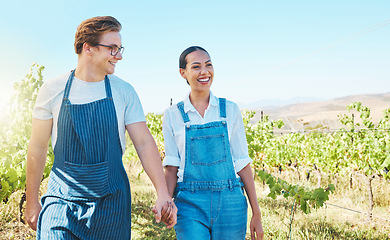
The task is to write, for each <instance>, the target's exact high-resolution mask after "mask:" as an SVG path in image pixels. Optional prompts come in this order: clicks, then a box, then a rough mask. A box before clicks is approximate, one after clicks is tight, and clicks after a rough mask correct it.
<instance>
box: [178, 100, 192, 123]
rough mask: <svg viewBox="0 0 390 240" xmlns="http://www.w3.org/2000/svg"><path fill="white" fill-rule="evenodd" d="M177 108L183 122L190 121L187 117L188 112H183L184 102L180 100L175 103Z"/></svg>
mask: <svg viewBox="0 0 390 240" xmlns="http://www.w3.org/2000/svg"><path fill="white" fill-rule="evenodd" d="M177 108H178V109H179V110H180V113H181V116H182V117H183V121H184V123H187V122H189V121H190V118H189V117H188V114H187V113H186V112H184V102H183V101H181V102H179V103H178V104H177Z"/></svg>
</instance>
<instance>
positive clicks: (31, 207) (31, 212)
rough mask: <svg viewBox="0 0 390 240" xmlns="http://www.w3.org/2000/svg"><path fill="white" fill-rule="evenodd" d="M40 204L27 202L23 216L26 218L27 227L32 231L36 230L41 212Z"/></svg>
mask: <svg viewBox="0 0 390 240" xmlns="http://www.w3.org/2000/svg"><path fill="white" fill-rule="evenodd" d="M41 209H42V207H41V204H39V202H37V201H35V202H27V205H26V212H25V213H24V215H25V216H26V221H27V223H28V225H29V226H30V227H31V228H32V229H33V230H35V231H36V230H37V223H38V216H39V213H40V212H41Z"/></svg>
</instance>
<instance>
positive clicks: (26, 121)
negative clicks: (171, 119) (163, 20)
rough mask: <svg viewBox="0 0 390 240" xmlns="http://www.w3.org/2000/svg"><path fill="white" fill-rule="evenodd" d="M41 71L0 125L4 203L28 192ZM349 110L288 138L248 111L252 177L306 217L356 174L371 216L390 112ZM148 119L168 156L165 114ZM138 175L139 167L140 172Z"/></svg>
mask: <svg viewBox="0 0 390 240" xmlns="http://www.w3.org/2000/svg"><path fill="white" fill-rule="evenodd" d="M43 69H44V67H42V66H39V65H37V64H34V65H33V66H32V67H31V70H30V72H29V73H28V74H27V75H26V77H25V79H23V80H22V81H21V82H18V83H16V84H15V95H14V97H13V99H12V104H11V105H10V106H11V107H10V109H11V110H10V112H9V117H8V120H7V122H8V123H7V125H6V126H7V127H4V124H2V128H0V181H1V185H0V186H1V188H0V199H1V200H2V201H3V202H4V203H7V201H8V199H9V197H10V195H11V194H12V193H14V192H15V191H19V190H21V191H24V188H25V185H26V183H25V181H26V176H25V172H26V171H25V170H26V169H25V168H26V154H27V145H28V141H29V137H30V134H31V113H32V109H33V106H34V103H35V99H36V96H37V93H38V90H39V88H40V86H41V85H42V83H43V78H42V71H43ZM346 108H347V109H348V110H351V111H352V110H353V111H354V112H358V119H355V117H354V116H352V115H346V114H343V115H340V116H339V121H340V123H342V125H343V127H342V128H340V129H337V130H328V129H327V128H326V126H325V127H324V126H320V127H318V128H317V129H310V130H306V131H299V132H291V133H288V134H283V135H280V134H275V133H274V132H275V131H276V130H278V129H281V128H282V127H283V125H284V123H283V121H281V120H271V119H270V118H269V117H268V116H264V117H262V119H261V120H260V121H258V122H254V121H253V117H254V115H255V112H254V111H244V112H243V119H244V125H245V131H246V137H247V143H248V150H249V155H250V157H251V158H252V159H253V163H252V167H253V169H254V174H255V180H256V181H258V182H262V183H263V185H264V186H265V185H266V186H267V188H268V189H269V192H268V197H270V198H272V199H276V198H277V197H283V198H285V199H291V202H294V204H295V206H296V207H297V208H298V207H299V208H300V209H301V210H302V211H303V212H304V213H306V214H308V213H310V212H311V211H312V209H317V208H320V207H322V206H324V204H326V201H327V200H329V195H330V194H332V192H334V191H335V190H336V189H337V186H338V184H337V183H338V182H339V181H340V179H342V178H343V179H345V178H346V176H347V178H349V179H350V183H349V184H350V187H352V185H353V179H355V178H356V177H357V176H358V177H359V178H361V179H363V180H364V181H365V182H366V183H367V196H368V202H367V217H368V219H370V218H371V217H372V210H373V206H374V201H373V198H374V195H375V192H374V191H373V189H372V187H371V182H372V180H373V179H374V178H377V179H381V181H384V182H386V184H389V180H390V172H389V170H390V109H386V110H384V111H383V116H382V118H381V119H380V120H379V121H378V122H375V123H374V122H373V121H372V118H371V117H370V109H369V108H368V107H365V106H363V105H362V104H361V103H360V102H355V103H352V104H350V105H349V106H346ZM146 119H147V124H148V127H149V129H150V132H151V133H152V135H153V137H154V138H155V141H156V144H157V146H158V148H159V151H160V154H161V158H162V159H163V158H164V140H163V135H162V115H157V114H153V113H150V114H148V115H147V116H146ZM128 142H129V143H128V148H127V151H126V153H125V155H124V161H126V162H129V161H133V159H136V158H137V155H136V152H135V149H134V148H133V147H132V146H131V141H128ZM53 159H54V156H53V152H52V148H51V147H49V153H48V157H47V164H46V168H45V171H44V176H43V178H42V179H45V178H47V177H48V174H49V171H50V168H51V165H52V163H53ZM286 171H288V172H289V174H294V175H295V176H296V177H295V179H298V180H299V181H297V182H291V181H290V182H289V181H288V180H286V179H282V178H281V177H279V176H280V175H281V173H282V172H286ZM141 174H142V171H141V172H140V173H139V174H138V175H141ZM313 177H315V178H316V179H317V184H316V188H309V187H306V186H305V185H304V184H302V182H305V181H308V180H309V179H310V178H313ZM324 179H326V181H325V180H324ZM324 183H326V184H324ZM21 201H22V200H21ZM21 205H22V204H21Z"/></svg>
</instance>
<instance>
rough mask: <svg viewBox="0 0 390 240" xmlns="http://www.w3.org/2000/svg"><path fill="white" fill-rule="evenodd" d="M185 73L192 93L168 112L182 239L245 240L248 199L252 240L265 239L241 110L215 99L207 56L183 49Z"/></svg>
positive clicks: (169, 169) (169, 173)
mask: <svg viewBox="0 0 390 240" xmlns="http://www.w3.org/2000/svg"><path fill="white" fill-rule="evenodd" d="M179 65H180V74H181V76H182V77H183V78H184V79H186V80H187V83H188V84H189V85H190V87H191V92H190V93H189V94H188V95H187V97H186V98H185V99H184V100H183V101H182V102H180V103H178V104H177V105H173V106H171V107H170V108H168V109H167V110H166V111H165V113H164V122H163V134H164V141H165V154H166V157H165V159H164V162H163V165H164V166H165V178H166V181H167V184H168V191H169V193H170V194H171V195H172V196H173V197H174V198H175V204H176V206H177V208H178V213H177V224H176V226H175V231H176V236H177V239H179V240H182V239H191V240H194V239H245V234H246V224H247V201H246V198H245V196H244V195H243V190H242V187H244V188H245V191H246V194H247V196H248V199H249V202H250V205H251V208H252V212H253V216H252V219H251V222H250V231H251V237H252V239H263V227H262V223H261V213H260V208H259V205H258V203H257V196H256V191H255V185H254V180H253V175H252V171H251V168H250V163H251V161H252V160H251V159H250V158H249V156H248V149H247V144H246V138H245V130H244V124H243V121H242V117H241V113H240V111H239V108H238V106H237V105H236V104H235V103H233V102H231V101H226V99H223V98H217V97H215V96H214V95H213V94H212V93H211V91H210V87H211V84H212V82H213V78H214V69H213V65H212V62H211V59H210V55H209V54H208V52H207V51H206V50H205V49H203V48H201V47H197V46H193V47H189V48H187V49H186V50H184V51H183V53H182V54H181V56H180V59H179Z"/></svg>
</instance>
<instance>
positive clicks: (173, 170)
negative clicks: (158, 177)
mask: <svg viewBox="0 0 390 240" xmlns="http://www.w3.org/2000/svg"><path fill="white" fill-rule="evenodd" d="M178 170H179V167H174V166H166V167H165V180H166V181H167V187H168V192H169V195H170V196H171V197H172V196H173V193H174V191H175V188H176V183H177V171H178Z"/></svg>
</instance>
